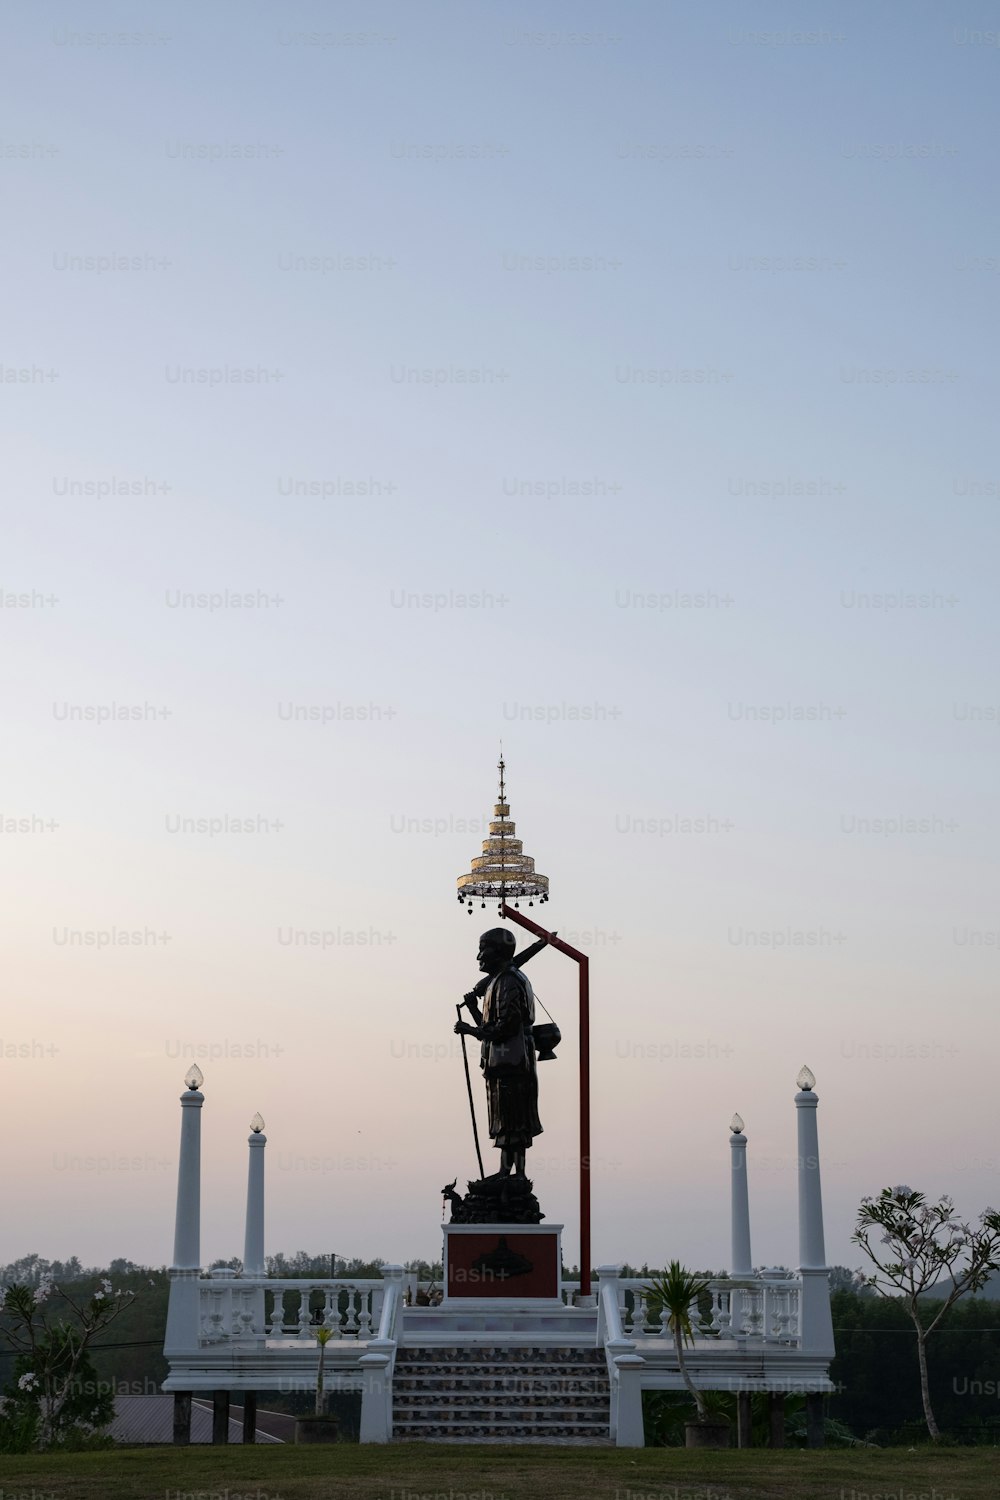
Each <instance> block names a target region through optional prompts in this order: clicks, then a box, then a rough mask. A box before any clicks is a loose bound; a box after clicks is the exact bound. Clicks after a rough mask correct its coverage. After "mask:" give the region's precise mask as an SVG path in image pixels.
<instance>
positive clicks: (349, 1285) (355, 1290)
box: [198, 1270, 386, 1344]
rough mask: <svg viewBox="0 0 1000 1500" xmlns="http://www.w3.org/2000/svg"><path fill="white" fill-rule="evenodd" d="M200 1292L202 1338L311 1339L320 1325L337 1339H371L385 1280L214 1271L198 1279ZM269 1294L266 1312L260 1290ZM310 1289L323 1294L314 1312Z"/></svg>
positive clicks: (246, 1339) (381, 1301)
mask: <svg viewBox="0 0 1000 1500" xmlns="http://www.w3.org/2000/svg"><path fill="white" fill-rule="evenodd" d="M198 1286H199V1291H200V1296H201V1311H200V1319H199V1323H200V1330H201V1340H202V1342H203V1343H213V1344H215V1343H222V1342H226V1341H230V1342H240V1341H242V1342H249V1341H252V1340H257V1341H259V1340H261V1339H264V1338H267V1339H289V1338H292V1339H302V1340H306V1339H310V1338H313V1337H314V1336H315V1331H316V1329H317V1328H329V1329H332V1331H333V1336H334V1338H335V1339H339V1338H345V1339H353V1340H356V1341H357V1342H358V1343H367V1342H368V1341H369V1340H370V1339H371V1337H372V1330H373V1328H376V1327H378V1325H379V1321H380V1319H381V1316H382V1310H383V1306H384V1301H385V1296H386V1290H385V1282H384V1281H381V1280H380V1281H374V1280H355V1279H345V1278H341V1279H337V1280H333V1279H325V1280H321V1281H320V1280H317V1281H307V1280H302V1281H298V1280H281V1281H279V1280H272V1279H269V1278H267V1277H262V1276H248V1277H246V1278H244V1277H240V1276H236V1274H235V1273H234V1272H232V1271H228V1270H227V1271H226V1272H225V1273H224V1275H223V1276H221V1277H220V1275H219V1272H218V1271H213V1272H212V1275H211V1277H210V1278H209V1279H208V1280H202V1281H200V1282H199V1283H198ZM262 1292H264V1293H267V1292H269V1293H270V1294H271V1310H270V1313H269V1314H268V1315H267V1316H263V1315H262V1312H261V1309H262V1307H263V1299H262V1298H261V1297H260V1295H259V1294H260V1293H262ZM312 1293H318V1294H320V1295H321V1296H322V1299H323V1302H322V1306H321V1307H320V1308H319V1309H317V1312H316V1313H313V1312H312V1310H311V1308H310V1302H311V1301H312V1295H311V1294H312Z"/></svg>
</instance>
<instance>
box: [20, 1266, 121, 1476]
mask: <svg viewBox="0 0 1000 1500" xmlns="http://www.w3.org/2000/svg"><path fill="white" fill-rule="evenodd" d="M134 1296H135V1294H134V1293H133V1292H123V1291H117V1292H116V1291H114V1290H112V1284H111V1282H110V1281H108V1280H107V1279H104V1280H102V1282H101V1284H100V1285H99V1286H98V1287H97V1289H96V1290H95V1291H93V1292H91V1294H90V1295H89V1297H73V1296H71V1295H70V1294H69V1292H67V1291H65V1290H64V1289H63V1288H61V1287H59V1286H57V1285H56V1284H55V1282H54V1281H53V1280H52V1279H51V1278H50V1277H46V1276H43V1277H42V1279H41V1280H40V1281H39V1283H38V1285H37V1286H35V1287H29V1286H25V1285H24V1284H23V1283H18V1284H15V1285H13V1286H8V1287H6V1288H4V1290H3V1293H2V1300H0V1313H2V1314H3V1318H2V1321H0V1332H2V1334H3V1337H4V1338H5V1339H6V1340H7V1342H8V1343H9V1344H10V1345H11V1346H12V1347H13V1349H14V1350H15V1351H16V1354H17V1359H16V1361H15V1366H14V1383H13V1387H12V1389H11V1390H10V1391H9V1392H8V1400H9V1402H10V1403H11V1405H12V1407H13V1408H16V1409H18V1411H19V1416H20V1417H21V1418H22V1419H23V1418H24V1417H25V1416H31V1415H32V1413H33V1415H34V1422H33V1423H32V1424H31V1425H32V1426H33V1427H34V1431H35V1442H36V1445H37V1446H38V1447H39V1448H48V1447H51V1446H52V1445H53V1444H56V1443H59V1442H61V1441H63V1440H64V1439H65V1437H66V1435H67V1433H68V1431H69V1430H70V1429H71V1428H76V1429H77V1430H78V1431H79V1430H83V1431H84V1432H93V1431H95V1430H96V1429H97V1428H98V1427H100V1426H103V1425H105V1424H106V1423H107V1422H108V1421H110V1419H111V1416H112V1414H113V1403H112V1402H111V1401H110V1400H102V1394H103V1393H101V1392H100V1391H98V1390H97V1389H96V1381H95V1379H94V1372H93V1366H92V1365H91V1363H90V1359H89V1355H88V1350H89V1347H90V1344H91V1342H92V1340H93V1339H94V1336H95V1335H96V1334H98V1333H100V1332H101V1331H102V1329H104V1328H107V1326H108V1324H109V1323H113V1322H114V1320H115V1319H116V1318H117V1317H118V1316H119V1315H120V1314H121V1313H122V1312H124V1310H125V1308H126V1307H128V1306H130V1305H131V1303H132V1301H133V1299H134ZM91 1387H93V1389H91Z"/></svg>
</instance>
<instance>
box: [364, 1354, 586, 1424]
mask: <svg viewBox="0 0 1000 1500" xmlns="http://www.w3.org/2000/svg"><path fill="white" fill-rule="evenodd" d="M610 1400H611V1388H610V1384H609V1381H608V1371H607V1361H606V1358H605V1354H604V1351H603V1350H602V1349H597V1348H594V1347H592V1346H591V1347H588V1348H583V1349H580V1348H573V1347H569V1346H565V1345H563V1346H556V1345H553V1346H546V1345H539V1344H484V1345H468V1346H464V1347H463V1346H456V1345H455V1344H447V1345H441V1346H437V1345H409V1346H404V1347H403V1348H401V1349H400V1350H399V1351H398V1353H397V1356H396V1369H395V1375H394V1379H393V1437H394V1438H395V1439H396V1440H397V1441H402V1442H406V1441H409V1442H456V1443H461V1442H465V1443H473V1442H484V1443H491V1442H493V1443H501V1442H503V1443H559V1444H565V1445H567V1446H570V1445H574V1444H588V1445H593V1446H607V1445H608V1444H609V1443H610Z"/></svg>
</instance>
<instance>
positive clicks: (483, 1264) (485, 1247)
mask: <svg viewBox="0 0 1000 1500" xmlns="http://www.w3.org/2000/svg"><path fill="white" fill-rule="evenodd" d="M443 1229H444V1301H445V1303H446V1304H451V1305H453V1304H455V1303H456V1302H461V1303H462V1304H463V1305H465V1306H468V1305H470V1304H471V1303H474V1302H488V1303H491V1304H493V1305H495V1304H496V1303H497V1302H499V1301H506V1302H529V1303H534V1302H548V1303H550V1304H551V1303H558V1304H559V1305H560V1306H561V1305H562V1229H563V1226H562V1225H561V1224H445V1225H444V1226H443Z"/></svg>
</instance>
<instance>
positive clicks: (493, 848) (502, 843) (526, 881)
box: [458, 751, 549, 912]
mask: <svg viewBox="0 0 1000 1500" xmlns="http://www.w3.org/2000/svg"><path fill="white" fill-rule="evenodd" d="M497 769H498V770H499V772H500V800H499V801H498V802H497V803H495V805H494V808H493V820H492V822H491V823H490V836H489V838H488V839H484V840H483V852H482V854H481V855H478V856H477V857H476V858H475V859H474V860H473V861H472V870H471V873H470V874H468V875H460V876H459V877H458V899H459V901H463V902H465V904H466V905H467V907H468V909H469V911H470V912H471V911H472V907H473V902H474V901H475V900H476V899H477V898H478V900H479V903H480V905H481V906H485V905H486V903H487V901H496V903H497V906H498V909H500V910H501V911H502V909H503V906H504V903H505V902H507V901H509V902H510V903H511V904H512V905H513V906H519V905H520V903H521V898H522V897H526V898H527V902H528V905H529V906H534V904H535V902H536V901H538V902H539V904H541V903H542V902H544V901H547V900H548V899H549V881H548V876H547V875H539V874H537V873H536V871H535V861H534V860H533V859H532V858H531V857H530V856H529V855H527V854H525V853H524V845H523V843H522V841H521V840H520V839H519V838H516V837H515V828H514V822H513V819H512V818H511V816H510V803H509V802H508V801H507V792H506V788H505V786H504V773H505V770H506V767H505V765H504V758H503V752H502V751H501V754H500V762H499V765H498V767H497Z"/></svg>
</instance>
